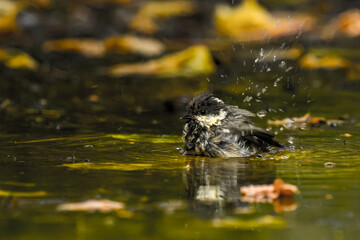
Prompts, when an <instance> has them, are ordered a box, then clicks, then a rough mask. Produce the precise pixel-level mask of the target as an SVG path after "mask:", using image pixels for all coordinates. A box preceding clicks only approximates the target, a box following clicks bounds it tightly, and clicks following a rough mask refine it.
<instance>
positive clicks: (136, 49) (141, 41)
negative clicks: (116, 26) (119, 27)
mask: <svg viewBox="0 0 360 240" xmlns="http://www.w3.org/2000/svg"><path fill="white" fill-rule="evenodd" d="M105 49H106V52H107V53H110V52H120V53H135V54H142V55H145V56H154V55H159V54H161V53H163V52H164V50H165V46H164V44H162V43H161V42H160V41H157V40H155V39H150V38H140V37H134V36H131V35H128V36H123V37H112V38H108V39H106V40H105Z"/></svg>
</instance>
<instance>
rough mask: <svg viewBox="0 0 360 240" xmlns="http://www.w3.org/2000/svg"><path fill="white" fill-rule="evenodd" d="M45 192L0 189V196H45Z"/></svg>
mask: <svg viewBox="0 0 360 240" xmlns="http://www.w3.org/2000/svg"><path fill="white" fill-rule="evenodd" d="M46 195H47V194H46V192H44V191H37V192H12V191H5V190H0V196H1V197H8V196H13V197H43V196H46Z"/></svg>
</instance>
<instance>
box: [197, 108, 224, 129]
mask: <svg viewBox="0 0 360 240" xmlns="http://www.w3.org/2000/svg"><path fill="white" fill-rule="evenodd" d="M225 117H226V112H225V111H224V110H222V109H221V110H220V112H219V114H218V115H213V114H210V115H205V116H197V117H196V120H198V121H199V123H200V125H201V126H206V127H211V126H214V125H216V126H219V125H221V121H222V120H224V118H225Z"/></svg>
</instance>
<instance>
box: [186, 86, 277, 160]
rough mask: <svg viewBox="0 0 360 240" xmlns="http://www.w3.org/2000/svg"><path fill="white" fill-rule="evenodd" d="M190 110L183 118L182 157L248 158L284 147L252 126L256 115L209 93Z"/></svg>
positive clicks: (267, 134) (261, 130)
mask: <svg viewBox="0 0 360 240" xmlns="http://www.w3.org/2000/svg"><path fill="white" fill-rule="evenodd" d="M187 110H188V113H187V114H186V115H185V116H183V117H181V118H182V119H186V124H185V126H184V130H183V140H184V142H185V146H184V147H183V148H181V149H180V154H181V155H201V156H208V157H222V158H230V157H247V156H250V155H253V154H256V153H258V152H266V151H269V150H270V149H271V148H272V147H282V145H281V144H280V143H279V142H277V141H275V140H274V139H273V138H274V136H273V135H272V134H270V133H268V132H267V131H266V130H264V129H262V128H259V127H256V126H254V125H253V123H252V122H251V120H250V117H253V116H255V114H253V113H251V112H249V111H247V110H245V109H240V108H238V107H237V106H233V105H227V104H225V103H224V102H223V101H222V100H220V99H219V98H216V97H214V96H213V95H212V94H211V93H210V92H208V91H207V92H203V93H200V94H198V95H197V96H195V97H194V98H193V99H192V100H191V101H190V103H189V104H188V107H187Z"/></svg>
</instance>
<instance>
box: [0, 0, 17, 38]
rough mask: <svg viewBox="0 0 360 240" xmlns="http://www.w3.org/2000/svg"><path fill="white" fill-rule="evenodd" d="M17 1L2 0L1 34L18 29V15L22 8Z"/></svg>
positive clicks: (0, 13) (0, 7)
mask: <svg viewBox="0 0 360 240" xmlns="http://www.w3.org/2000/svg"><path fill="white" fill-rule="evenodd" d="M21 8H22V7H21V4H20V3H19V2H17V1H8V0H2V1H0V34H8V33H13V32H15V31H16V30H17V24H16V16H17V14H18V13H19V11H20V10H21Z"/></svg>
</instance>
